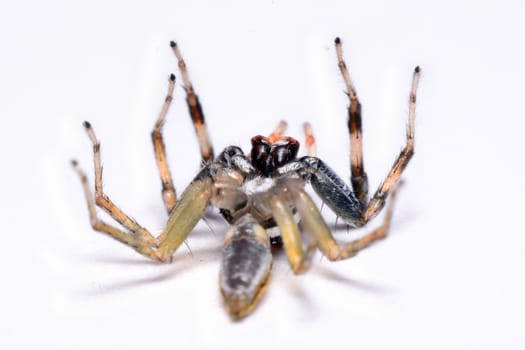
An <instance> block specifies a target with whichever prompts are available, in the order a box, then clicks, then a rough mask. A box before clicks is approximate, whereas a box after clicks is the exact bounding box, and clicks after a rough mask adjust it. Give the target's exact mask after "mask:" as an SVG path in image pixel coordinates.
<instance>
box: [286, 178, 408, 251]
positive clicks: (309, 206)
mask: <svg viewBox="0 0 525 350" xmlns="http://www.w3.org/2000/svg"><path fill="white" fill-rule="evenodd" d="M397 189H398V187H396V188H395V189H394V190H393V191H392V194H391V199H390V202H389V205H388V208H387V211H386V213H385V218H384V220H383V224H382V225H381V226H380V227H379V228H377V229H375V230H374V231H372V232H370V233H368V234H367V235H365V236H364V237H362V238H360V239H357V240H355V241H352V242H350V243H348V244H346V245H343V246H340V245H339V244H338V243H337V242H336V241H335V239H334V238H333V236H332V234H331V232H330V229H329V228H328V226H327V224H326V222H325V221H324V219H323V217H322V215H321V213H320V212H319V209H318V208H317V206H316V205H315V203H314V202H313V200H312V199H311V198H310V196H309V195H308V194H307V193H306V192H305V191H304V190H299V191H297V192H296V193H294V194H293V197H294V201H295V205H296V208H297V211H298V212H299V215H300V216H301V222H302V223H303V225H304V227H305V229H306V230H307V231H308V232H309V233H310V234H311V235H312V236H313V237H314V238H315V240H316V242H317V246H318V248H319V250H321V252H322V253H323V254H324V255H325V256H326V257H327V258H328V259H330V260H341V259H347V258H350V257H352V256H354V255H356V254H357V253H358V252H359V251H360V250H362V249H364V248H366V247H368V246H369V245H371V244H372V243H374V242H376V241H377V240H379V239H382V238H385V237H386V235H387V233H388V229H389V228H390V222H391V220H392V211H393V207H394V202H395V197H396V194H397Z"/></svg>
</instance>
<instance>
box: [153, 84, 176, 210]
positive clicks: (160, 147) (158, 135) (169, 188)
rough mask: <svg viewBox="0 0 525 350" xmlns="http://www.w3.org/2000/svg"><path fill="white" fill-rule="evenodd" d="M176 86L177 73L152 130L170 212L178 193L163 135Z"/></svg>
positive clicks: (163, 189) (158, 165) (161, 179)
mask: <svg viewBox="0 0 525 350" xmlns="http://www.w3.org/2000/svg"><path fill="white" fill-rule="evenodd" d="M174 88H175V75H173V74H172V75H171V76H170V81H169V85H168V93H167V94H166V98H165V100H164V104H163V105H162V109H161V110H160V113H159V117H158V118H157V121H156V122H155V127H154V128H153V131H152V132H151V140H152V141H153V150H154V152H155V161H156V162H157V167H158V169H159V173H160V181H161V183H162V200H163V201H164V205H165V207H166V210H167V211H168V214H169V213H170V212H171V211H172V209H173V207H175V203H176V202H177V194H176V192H175V186H174V185H173V180H172V177H171V173H170V169H169V166H168V160H167V159H166V147H165V146H164V139H163V137H162V127H163V126H164V122H165V119H166V114H167V113H168V109H169V107H170V105H171V101H172V100H173V89H174Z"/></svg>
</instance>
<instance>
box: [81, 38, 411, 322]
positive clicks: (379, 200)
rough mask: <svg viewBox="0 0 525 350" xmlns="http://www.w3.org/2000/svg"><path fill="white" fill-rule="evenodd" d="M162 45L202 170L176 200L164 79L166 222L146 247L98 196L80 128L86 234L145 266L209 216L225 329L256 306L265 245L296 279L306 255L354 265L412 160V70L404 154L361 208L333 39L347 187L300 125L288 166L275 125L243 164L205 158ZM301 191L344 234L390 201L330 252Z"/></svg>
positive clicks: (356, 153) (145, 234) (203, 138)
mask: <svg viewBox="0 0 525 350" xmlns="http://www.w3.org/2000/svg"><path fill="white" fill-rule="evenodd" d="M170 45H171V48H172V50H173V52H174V54H175V57H176V59H177V61H178V66H179V70H180V74H181V76H182V80H183V83H184V90H185V92H186V102H187V105H188V108H189V113H190V116H191V119H192V121H193V125H194V127H195V132H196V135H197V138H198V141H199V145H200V153H201V157H202V166H201V168H200V170H199V172H198V174H197V175H196V176H195V178H194V179H193V180H192V181H191V183H190V184H189V185H188V187H187V188H186V189H185V191H184V192H183V193H182V195H181V196H180V198H179V199H177V195H176V192H175V187H174V185H173V181H172V176H171V173H170V170H169V167H168V162H167V159H166V151H165V146H164V141H163V135H162V127H163V125H164V122H165V118H166V114H167V112H168V109H169V107H170V104H171V102H172V99H173V90H174V87H175V75H173V74H171V76H170V79H169V85H168V92H167V96H166V99H165V101H164V104H163V106H162V109H161V112H160V114H159V116H158V119H157V121H156V123H155V126H154V129H153V131H152V133H151V137H152V141H153V148H154V153H155V159H156V163H157V166H158V169H159V173H160V179H161V183H162V198H163V201H164V205H165V207H166V210H167V212H168V214H169V218H168V221H167V223H166V227H165V228H164V229H163V231H162V232H161V233H160V235H158V236H157V237H155V236H154V235H152V234H151V233H150V232H149V231H148V230H147V229H145V228H144V227H142V226H141V225H140V224H139V223H138V222H137V221H135V220H134V219H133V218H132V217H130V216H128V215H127V214H125V213H124V211H122V210H121V209H119V207H118V206H116V205H115V204H114V203H113V201H112V200H111V199H110V198H109V197H108V196H107V195H106V194H105V192H104V191H103V189H102V166H101V160H100V143H99V141H98V139H97V137H96V136H95V132H94V130H93V127H92V126H91V124H90V123H89V122H87V121H86V122H84V124H83V125H84V128H85V130H86V132H87V135H88V137H89V139H90V141H91V143H92V146H93V159H94V168H95V196H94V198H93V195H92V192H91V191H90V190H89V186H88V181H87V177H86V175H85V173H84V172H83V171H82V169H81V168H80V166H79V165H78V163H77V161H75V160H73V161H72V165H73V168H74V169H75V171H76V172H77V174H78V176H79V177H80V180H81V182H82V186H83V190H84V194H85V198H86V201H87V206H88V210H89V218H90V223H91V226H92V228H93V229H94V230H96V231H100V232H103V233H105V234H107V235H109V236H110V237H112V238H114V239H116V240H117V241H120V242H122V243H124V244H127V245H129V246H130V247H132V248H133V249H135V250H136V251H137V252H138V253H140V254H142V255H144V256H146V257H147V258H150V259H153V260H156V261H159V262H169V261H171V257H172V255H173V254H174V252H175V251H176V250H177V248H179V246H180V245H181V244H182V243H183V242H184V241H185V240H186V238H187V237H188V235H189V234H190V233H191V232H192V230H193V228H194V227H195V225H196V224H197V222H198V221H199V220H200V219H201V218H203V216H204V212H205V210H206V208H207V207H208V206H210V205H212V206H214V207H215V208H217V209H218V210H219V212H220V213H221V214H222V216H223V217H224V219H225V220H226V221H227V223H228V224H229V229H228V231H227V233H226V237H225V241H224V248H223V251H222V262H221V270H220V278H219V284H220V290H221V294H222V296H223V300H224V305H225V307H226V309H227V311H228V313H229V314H230V316H231V318H232V319H233V320H239V319H242V318H243V317H244V316H246V315H248V314H249V313H250V312H251V311H252V310H253V308H254V307H255V305H256V304H257V301H258V300H259V299H260V297H261V296H262V294H263V291H264V289H265V286H266V284H267V281H268V276H269V274H270V270H271V266H272V253H271V248H272V244H273V243H276V242H279V243H281V244H282V246H284V251H285V252H286V256H287V258H288V261H289V264H290V266H291V269H292V270H293V272H294V273H296V274H299V273H303V272H305V271H306V270H308V268H309V266H310V260H311V256H312V254H313V252H314V251H315V249H316V248H317V249H319V250H320V251H321V253H322V254H323V255H324V256H326V257H327V258H328V259H329V260H331V261H334V260H342V259H347V258H350V257H352V256H354V255H356V254H357V253H358V252H359V251H360V250H362V249H364V248H366V247H368V246H369V245H371V244H372V243H374V242H376V241H378V240H380V239H382V238H384V237H385V236H386V235H387V233H388V230H389V226H390V221H391V218H392V210H393V206H394V199H395V196H396V193H397V189H398V187H399V186H398V185H399V184H398V180H399V178H400V176H401V174H402V172H403V170H404V169H405V167H406V166H407V164H408V163H409V161H410V159H411V157H412V155H413V153H414V118H415V103H416V89H417V85H418V81H419V76H420V69H419V67H416V68H415V69H414V72H413V77H412V86H411V90H410V98H409V112H408V126H407V133H406V144H405V146H404V148H403V149H402V151H401V153H400V154H399V155H398V157H397V159H396V161H395V162H394V165H393V166H392V168H391V169H390V171H389V173H388V174H387V175H386V177H385V179H384V180H383V182H382V183H381V184H380V185H379V187H378V189H377V190H376V192H375V193H374V195H373V196H372V197H371V198H370V199H369V198H368V180H367V174H366V172H365V170H364V166H363V154H362V153H363V152H362V137H361V104H360V102H359V99H358V98H357V94H356V90H355V88H354V86H353V85H352V82H351V79H350V75H349V72H348V70H347V67H346V64H345V61H344V60H343V53H342V44H341V40H340V39H339V38H336V39H335V49H336V54H337V61H338V66H339V69H340V72H341V74H342V77H343V80H344V82H345V84H346V88H347V95H348V98H349V101H350V104H349V106H348V130H349V134H350V140H351V142H350V170H351V186H349V185H347V184H346V183H345V182H344V181H343V180H342V179H341V178H340V177H339V176H338V175H337V174H336V173H335V172H334V171H333V170H331V169H330V167H329V166H328V165H327V164H325V162H324V161H323V160H321V159H320V158H318V157H317V156H316V150H315V139H314V136H313V133H312V128H311V126H310V124H308V123H305V124H304V128H305V136H306V149H307V153H308V155H306V156H303V157H298V156H297V154H298V150H299V142H298V141H297V140H296V139H294V138H292V137H289V136H283V132H284V130H285V128H286V123H285V122H284V121H282V122H280V123H279V125H278V126H277V128H276V129H275V130H274V131H273V132H272V133H271V134H270V135H269V136H262V135H258V136H254V137H253V138H252V139H251V144H252V148H251V151H250V153H249V154H245V153H244V152H243V151H242V150H241V148H239V147H237V146H228V147H226V148H225V149H224V150H223V151H222V152H221V153H220V154H219V155H218V156H216V157H215V156H214V152H213V148H212V145H211V142H210V138H209V136H208V131H207V127H206V123H205V122H204V114H203V111H202V108H201V104H200V102H199V98H198V97H197V95H196V93H195V91H194V89H193V85H192V83H191V82H190V79H189V75H188V71H187V68H186V64H185V62H184V60H183V58H182V55H181V52H180V50H179V48H178V46H177V44H176V43H175V42H171V43H170ZM307 184H310V185H311V187H312V188H313V190H314V191H315V192H316V193H317V195H318V196H319V197H320V198H321V199H322V201H323V202H324V203H325V204H326V205H327V206H328V207H329V208H330V209H331V210H332V211H333V212H334V213H335V214H336V215H337V216H338V217H339V218H341V219H343V220H344V221H345V222H346V223H347V224H348V225H350V226H351V227H361V226H363V225H365V224H366V223H367V222H368V221H370V219H372V218H373V217H374V216H376V215H377V214H378V213H379V212H380V211H381V210H382V208H383V207H384V206H385V203H386V199H387V197H388V195H389V193H390V195H391V198H390V200H389V203H388V205H387V208H386V214H385V216H384V219H383V222H382V224H381V225H380V226H379V228H377V229H375V230H373V231H372V232H370V233H368V234H366V235H364V236H363V237H362V238H359V239H356V240H354V241H352V242H350V243H347V244H339V243H337V242H336V240H335V239H334V238H333V236H332V234H331V232H330V229H329V228H328V225H327V223H326V222H325V220H324V219H323V217H322V216H321V213H320V211H319V209H318V208H317V206H316V204H315V203H314V201H313V199H312V198H311V196H310V195H309V194H308V193H307V192H306V191H305V186H306V185H307ZM95 206H98V207H100V208H102V209H103V210H105V211H106V212H107V213H108V214H109V215H110V216H111V217H112V218H113V219H114V220H116V221H117V222H118V223H119V224H120V225H122V226H123V228H124V229H121V228H117V227H115V226H113V225H110V224H107V223H106V222H104V221H102V220H101V219H99V218H98V216H97V213H96V210H95ZM271 231H277V232H278V234H279V236H278V237H280V238H278V239H275V238H270V232H271Z"/></svg>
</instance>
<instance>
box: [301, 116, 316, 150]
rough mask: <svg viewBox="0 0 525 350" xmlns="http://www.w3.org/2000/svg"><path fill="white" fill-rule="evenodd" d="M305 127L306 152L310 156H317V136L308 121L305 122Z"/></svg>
mask: <svg viewBox="0 0 525 350" xmlns="http://www.w3.org/2000/svg"><path fill="white" fill-rule="evenodd" d="M303 128H304V138H305V142H304V143H305V145H306V152H307V153H308V156H309V157H317V147H316V145H315V137H314V133H313V130H312V125H311V124H310V123H308V122H306V123H304V124H303Z"/></svg>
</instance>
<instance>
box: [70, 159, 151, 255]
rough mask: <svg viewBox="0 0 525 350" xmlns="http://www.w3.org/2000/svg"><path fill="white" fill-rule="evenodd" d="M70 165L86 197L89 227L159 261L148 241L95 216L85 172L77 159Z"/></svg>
mask: <svg viewBox="0 0 525 350" xmlns="http://www.w3.org/2000/svg"><path fill="white" fill-rule="evenodd" d="M71 165H72V166H73V169H74V170H75V172H76V173H77V174H78V176H79V178H80V181H81V183H82V188H83V190H84V195H85V197H86V202H87V207H88V210H89V222H90V223H91V227H93V229H94V230H95V231H99V232H103V233H106V234H108V235H109V236H111V237H112V238H114V239H116V240H117V241H119V242H122V243H124V244H127V245H129V246H131V247H132V248H133V249H135V250H136V251H137V252H139V253H140V254H142V255H144V256H146V257H148V258H150V259H153V260H157V261H160V258H159V256H158V254H157V252H156V251H155V250H154V249H153V248H152V247H151V246H150V245H149V243H148V242H146V241H144V240H142V239H140V237H137V236H134V235H131V234H129V233H127V232H124V231H122V230H119V229H118V228H116V227H114V226H111V225H109V224H107V223H105V222H104V221H102V220H100V219H99V218H98V217H97V212H96V209H95V201H94V200H93V195H92V193H91V191H90V190H89V186H88V181H87V177H86V174H85V173H84V172H83V171H82V169H81V168H80V167H79V165H78V163H77V161H75V160H73V161H71Z"/></svg>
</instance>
